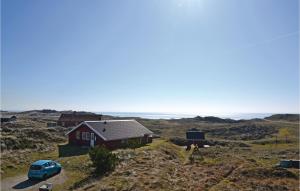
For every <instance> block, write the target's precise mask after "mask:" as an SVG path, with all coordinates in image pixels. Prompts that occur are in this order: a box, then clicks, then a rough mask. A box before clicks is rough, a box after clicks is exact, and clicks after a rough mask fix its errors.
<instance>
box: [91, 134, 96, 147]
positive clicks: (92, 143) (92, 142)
mask: <svg viewBox="0 0 300 191" xmlns="http://www.w3.org/2000/svg"><path fill="white" fill-rule="evenodd" d="M90 146H91V147H94V146H95V134H94V133H91V142H90Z"/></svg>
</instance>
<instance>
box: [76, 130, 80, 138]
mask: <svg viewBox="0 0 300 191" xmlns="http://www.w3.org/2000/svg"><path fill="white" fill-rule="evenodd" d="M76 139H78V140H80V131H76Z"/></svg>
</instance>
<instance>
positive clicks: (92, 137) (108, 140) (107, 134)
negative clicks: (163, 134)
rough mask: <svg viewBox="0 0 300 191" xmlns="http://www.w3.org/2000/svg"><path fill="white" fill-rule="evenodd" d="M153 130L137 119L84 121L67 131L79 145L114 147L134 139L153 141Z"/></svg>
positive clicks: (144, 142)
mask: <svg viewBox="0 0 300 191" xmlns="http://www.w3.org/2000/svg"><path fill="white" fill-rule="evenodd" d="M152 134H153V132H152V131H150V130H149V129H147V128H146V127H144V126H143V125H141V124H140V123H138V122H137V121H135V120H107V121H84V122H82V123H80V124H79V125H78V126H76V127H75V128H73V129H72V130H71V131H69V132H68V133H67V135H68V137H69V143H70V144H73V145H79V146H91V147H93V146H95V145H105V146H106V147H107V148H110V149H114V148H120V147H123V146H124V145H125V146H126V145H127V144H128V143H129V142H130V141H132V140H134V141H136V142H137V143H140V144H146V143H150V142H152Z"/></svg>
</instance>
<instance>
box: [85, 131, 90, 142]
mask: <svg viewBox="0 0 300 191" xmlns="http://www.w3.org/2000/svg"><path fill="white" fill-rule="evenodd" d="M90 137H91V134H90V133H89V132H86V135H85V138H86V140H87V141H89V140H90Z"/></svg>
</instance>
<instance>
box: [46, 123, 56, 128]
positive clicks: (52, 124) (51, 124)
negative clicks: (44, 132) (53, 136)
mask: <svg viewBox="0 0 300 191" xmlns="http://www.w3.org/2000/svg"><path fill="white" fill-rule="evenodd" d="M56 126H57V123H56V122H47V127H56Z"/></svg>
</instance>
